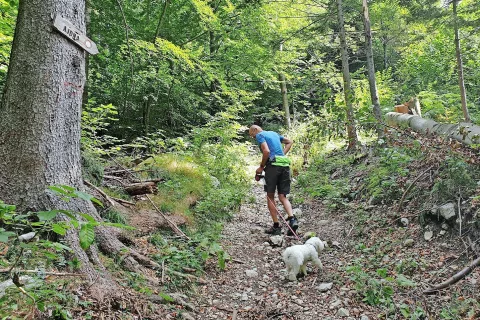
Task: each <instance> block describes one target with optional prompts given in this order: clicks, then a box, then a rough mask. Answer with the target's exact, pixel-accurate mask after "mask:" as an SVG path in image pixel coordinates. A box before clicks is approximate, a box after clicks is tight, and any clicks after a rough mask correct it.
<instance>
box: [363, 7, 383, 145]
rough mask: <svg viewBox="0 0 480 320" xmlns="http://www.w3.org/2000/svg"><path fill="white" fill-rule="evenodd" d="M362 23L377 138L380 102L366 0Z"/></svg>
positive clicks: (380, 117) (379, 130) (380, 136)
mask: <svg viewBox="0 0 480 320" xmlns="http://www.w3.org/2000/svg"><path fill="white" fill-rule="evenodd" d="M363 23H364V26H365V51H366V52H367V69H368V83H369V85H370V98H371V99H372V104H373V115H374V116H375V119H376V120H377V125H376V131H377V136H378V138H379V139H381V138H383V135H384V134H383V127H382V126H381V125H380V124H381V123H382V122H383V119H382V111H381V109H380V102H379V100H378V90H377V81H376V79H375V63H374V61H373V49H372V30H371V28H370V15H369V13H368V3H367V0H363Z"/></svg>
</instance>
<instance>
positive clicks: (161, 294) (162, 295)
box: [158, 292, 175, 302]
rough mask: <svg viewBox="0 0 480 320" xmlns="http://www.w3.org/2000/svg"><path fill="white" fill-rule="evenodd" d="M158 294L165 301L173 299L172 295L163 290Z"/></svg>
mask: <svg viewBox="0 0 480 320" xmlns="http://www.w3.org/2000/svg"><path fill="white" fill-rule="evenodd" d="M158 295H159V296H160V297H162V298H163V299H164V300H165V301H168V302H173V301H175V300H174V299H173V298H172V297H170V296H169V295H168V294H165V293H163V292H160V293H159V294H158Z"/></svg>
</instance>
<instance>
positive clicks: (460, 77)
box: [453, 0, 472, 122]
mask: <svg viewBox="0 0 480 320" xmlns="http://www.w3.org/2000/svg"><path fill="white" fill-rule="evenodd" d="M458 2H459V1H458V0H453V19H454V28H455V52H456V56H457V68H458V86H459V87H460V99H461V101H462V111H463V117H464V118H465V121H467V122H471V121H472V120H471V119H470V114H469V112H468V108H467V92H466V90H465V81H464V77H463V62H462V52H461V50H460V37H459V34H458V16H457V6H458Z"/></svg>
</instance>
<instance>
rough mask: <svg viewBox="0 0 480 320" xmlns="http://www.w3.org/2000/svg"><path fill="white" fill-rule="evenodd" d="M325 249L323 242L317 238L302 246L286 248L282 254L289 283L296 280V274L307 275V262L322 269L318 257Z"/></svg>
mask: <svg viewBox="0 0 480 320" xmlns="http://www.w3.org/2000/svg"><path fill="white" fill-rule="evenodd" d="M323 249H325V242H323V241H322V240H320V239H319V238H318V237H313V238H310V239H308V240H307V241H306V242H305V244H303V245H295V246H291V247H288V248H287V249H285V251H284V252H283V262H285V265H286V266H287V278H288V280H290V281H295V280H297V274H298V273H299V272H302V273H303V274H304V275H307V262H308V261H312V262H313V263H315V264H316V265H317V266H318V268H319V269H322V268H323V266H322V262H321V261H320V259H318V255H319V254H320V252H321V251H323Z"/></svg>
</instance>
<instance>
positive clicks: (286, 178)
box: [263, 164, 291, 195]
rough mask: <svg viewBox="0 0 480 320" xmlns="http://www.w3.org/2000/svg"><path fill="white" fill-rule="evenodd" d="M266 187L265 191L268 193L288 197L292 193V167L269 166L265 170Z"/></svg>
mask: <svg viewBox="0 0 480 320" xmlns="http://www.w3.org/2000/svg"><path fill="white" fill-rule="evenodd" d="M263 170H264V171H265V185H264V186H263V189H264V190H265V192H267V193H275V190H277V191H278V194H284V195H287V194H289V193H290V181H291V179H290V167H279V166H272V165H271V164H268V165H267V166H266V167H265V169H263Z"/></svg>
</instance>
